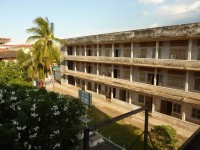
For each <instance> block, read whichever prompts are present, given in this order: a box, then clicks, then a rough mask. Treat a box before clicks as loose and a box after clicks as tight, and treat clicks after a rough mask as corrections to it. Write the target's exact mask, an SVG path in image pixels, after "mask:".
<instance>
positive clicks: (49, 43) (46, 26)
mask: <svg viewBox="0 0 200 150" xmlns="http://www.w3.org/2000/svg"><path fill="white" fill-rule="evenodd" d="M33 23H34V24H35V25H36V26H35V27H32V28H29V29H27V30H26V31H27V32H28V33H32V34H33V35H32V36H30V37H29V38H28V39H27V42H30V41H34V42H35V43H34V44H33V49H32V57H33V63H32V64H33V65H34V67H33V68H34V72H36V74H37V77H38V80H41V79H44V78H45V74H47V72H48V71H50V73H51V74H53V71H52V65H53V63H54V62H55V61H56V62H57V63H58V62H59V60H60V51H59V48H58V46H56V44H55V42H57V43H60V42H61V40H60V39H58V38H56V37H54V23H50V22H49V20H48V18H47V17H46V18H42V17H38V18H36V19H34V20H33ZM32 71H33V70H32Z"/></svg>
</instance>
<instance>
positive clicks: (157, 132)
mask: <svg viewBox="0 0 200 150" xmlns="http://www.w3.org/2000/svg"><path fill="white" fill-rule="evenodd" d="M150 134H151V138H152V141H153V143H154V146H155V148H156V149H158V150H160V149H162V150H174V149H175V148H176V144H177V142H178V140H177V134H176V130H175V129H174V128H172V127H171V126H165V125H160V126H154V127H153V128H152V129H151V132H150Z"/></svg>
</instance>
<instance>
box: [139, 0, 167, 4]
mask: <svg viewBox="0 0 200 150" xmlns="http://www.w3.org/2000/svg"><path fill="white" fill-rule="evenodd" d="M138 1H139V2H140V3H143V4H150V3H153V4H161V3H163V2H164V1H165V0H138Z"/></svg>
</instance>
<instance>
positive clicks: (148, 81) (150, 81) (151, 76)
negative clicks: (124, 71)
mask: <svg viewBox="0 0 200 150" xmlns="http://www.w3.org/2000/svg"><path fill="white" fill-rule="evenodd" d="M153 82H154V74H153V73H148V76H147V84H151V85H153Z"/></svg>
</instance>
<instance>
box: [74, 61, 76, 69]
mask: <svg viewBox="0 0 200 150" xmlns="http://www.w3.org/2000/svg"><path fill="white" fill-rule="evenodd" d="M74 71H76V61H74Z"/></svg>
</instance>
